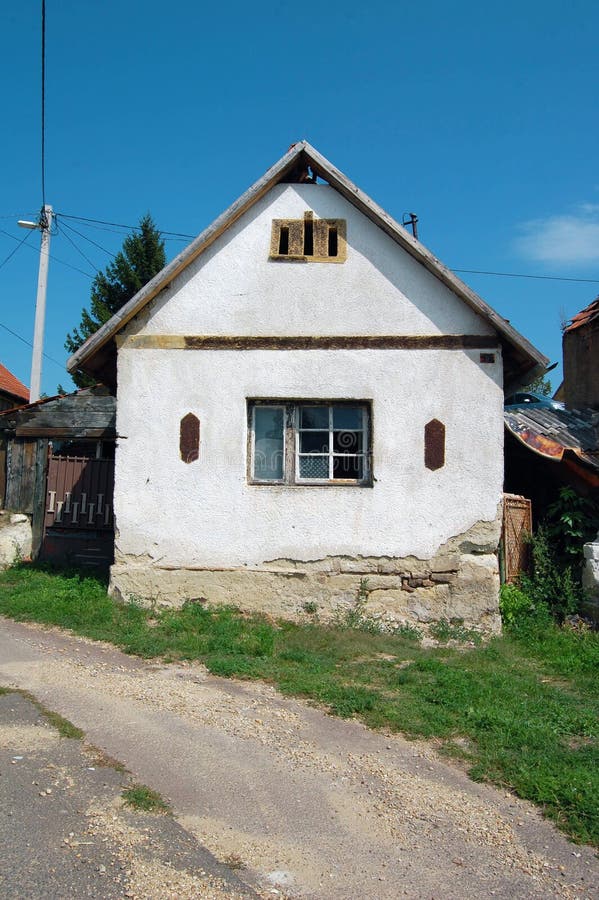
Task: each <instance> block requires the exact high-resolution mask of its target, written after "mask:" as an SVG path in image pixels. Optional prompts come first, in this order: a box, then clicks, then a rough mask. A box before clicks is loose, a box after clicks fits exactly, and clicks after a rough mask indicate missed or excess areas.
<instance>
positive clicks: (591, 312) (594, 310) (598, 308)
mask: <svg viewBox="0 0 599 900" xmlns="http://www.w3.org/2000/svg"><path fill="white" fill-rule="evenodd" d="M595 319H599V297H596V298H595V300H593V302H592V303H589V305H588V306H585V308H584V309H583V310H581V311H580V312H579V313H576V315H575V316H573V317H572V319H571V320H570V321H569V322H568V324H567V325H566V327H565V328H564V334H568V333H569V332H570V331H575V330H576V329H577V328H580V327H581V325H588V324H589V323H590V322H593V321H594V320H595Z"/></svg>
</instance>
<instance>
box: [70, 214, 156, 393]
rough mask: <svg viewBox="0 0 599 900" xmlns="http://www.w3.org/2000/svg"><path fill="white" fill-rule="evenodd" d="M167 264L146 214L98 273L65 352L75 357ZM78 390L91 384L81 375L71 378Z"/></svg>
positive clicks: (90, 380)
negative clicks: (76, 352) (89, 339)
mask: <svg viewBox="0 0 599 900" xmlns="http://www.w3.org/2000/svg"><path fill="white" fill-rule="evenodd" d="M165 264H166V253H165V250H164V241H163V240H162V238H161V237H160V232H159V231H158V229H157V228H156V225H155V224H154V222H153V221H152V217H151V216H150V214H149V213H147V214H146V215H145V216H143V217H142V218H141V219H140V222H139V226H138V229H137V230H136V231H135V232H134V233H133V234H131V235H128V236H127V237H126V238H125V240H124V241H123V247H122V249H121V250H120V251H119V252H118V253H117V255H116V256H115V258H114V261H113V262H111V263H109V264H108V265H107V266H106V269H105V270H104V272H98V274H97V275H96V277H95V278H94V280H93V282H92V287H91V294H90V303H89V309H88V308H86V307H84V308H83V309H82V311H81V322H80V323H79V325H78V326H77V327H76V328H74V329H73V330H72V331H70V332H69V333H68V334H67V337H66V340H65V349H66V350H68V352H69V353H74V352H75V351H76V350H78V349H79V347H80V346H81V345H82V344H83V343H85V341H86V340H87V339H88V338H89V337H90V336H91V335H92V334H94V333H95V332H96V331H97V330H98V328H100V326H101V325H103V324H104V323H105V322H107V321H108V320H109V319H110V318H111V317H112V316H113V315H114V314H115V313H116V312H118V310H119V309H121V307H122V306H124V305H125V303H127V302H128V301H129V300H130V299H131V297H133V296H135V294H136V293H137V292H138V291H139V290H141V288H142V287H143V286H144V285H145V284H147V283H148V281H150V280H151V279H152V278H153V277H154V275H156V274H157V273H158V272H160V270H161V269H163V268H164V266H165ZM73 381H74V382H75V384H76V385H77V387H87V386H88V385H90V384H94V379H92V378H89V377H88V376H87V375H84V374H83V373H80V372H77V373H75V374H74V375H73Z"/></svg>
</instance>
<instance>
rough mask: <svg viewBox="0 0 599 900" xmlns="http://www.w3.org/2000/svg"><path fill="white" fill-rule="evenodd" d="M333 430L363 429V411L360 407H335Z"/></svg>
mask: <svg viewBox="0 0 599 900" xmlns="http://www.w3.org/2000/svg"><path fill="white" fill-rule="evenodd" d="M333 428H334V429H344V430H345V429H347V430H348V431H356V430H359V429H361V428H362V410H361V409H360V407H359V406H334V407H333Z"/></svg>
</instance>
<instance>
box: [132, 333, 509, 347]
mask: <svg viewBox="0 0 599 900" xmlns="http://www.w3.org/2000/svg"><path fill="white" fill-rule="evenodd" d="M120 346H121V347H125V348H127V349H136V350H482V349H485V350H486V349H493V350H496V349H498V348H499V346H500V344H499V340H498V338H497V337H496V336H490V335H481V334H423V335H420V334H418V335H401V334H393V335H311V336H307V335H306V336H302V335H298V336H277V335H255V336H254V335H238V336H233V337H230V336H228V335H181V334H156V335H154V334H140V335H132V336H131V337H129V338H127V339H126V340H125V341H124V342H123V343H122V344H121V345H120Z"/></svg>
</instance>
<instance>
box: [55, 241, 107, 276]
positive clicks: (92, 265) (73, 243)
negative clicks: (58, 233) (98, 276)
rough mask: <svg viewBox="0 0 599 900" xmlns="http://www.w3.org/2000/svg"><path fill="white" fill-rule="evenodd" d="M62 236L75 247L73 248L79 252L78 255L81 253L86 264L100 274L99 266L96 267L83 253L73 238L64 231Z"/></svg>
mask: <svg viewBox="0 0 599 900" xmlns="http://www.w3.org/2000/svg"><path fill="white" fill-rule="evenodd" d="M62 234H63V236H64V237H66V239H67V241H68V242H69V243H70V244H72V245H73V247H74V248H75V250H76V251H77V253H79V254H80V255H81V256H82V257H83V259H84V260H85V261H86V263H87V264H88V265H89V266H91V267H92V269H95V271H96V272H98V271H99V269H98V268H97V266H95V265H94V264H93V262H92V261H91V259H89V257H87V256H86V255H85V253H84V252H83V250H81V248H80V247H78V246H77V244H76V243H75V241H74V240H73V238H72V237H69V235H68V234H67V233H66V231H63V232H62Z"/></svg>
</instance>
